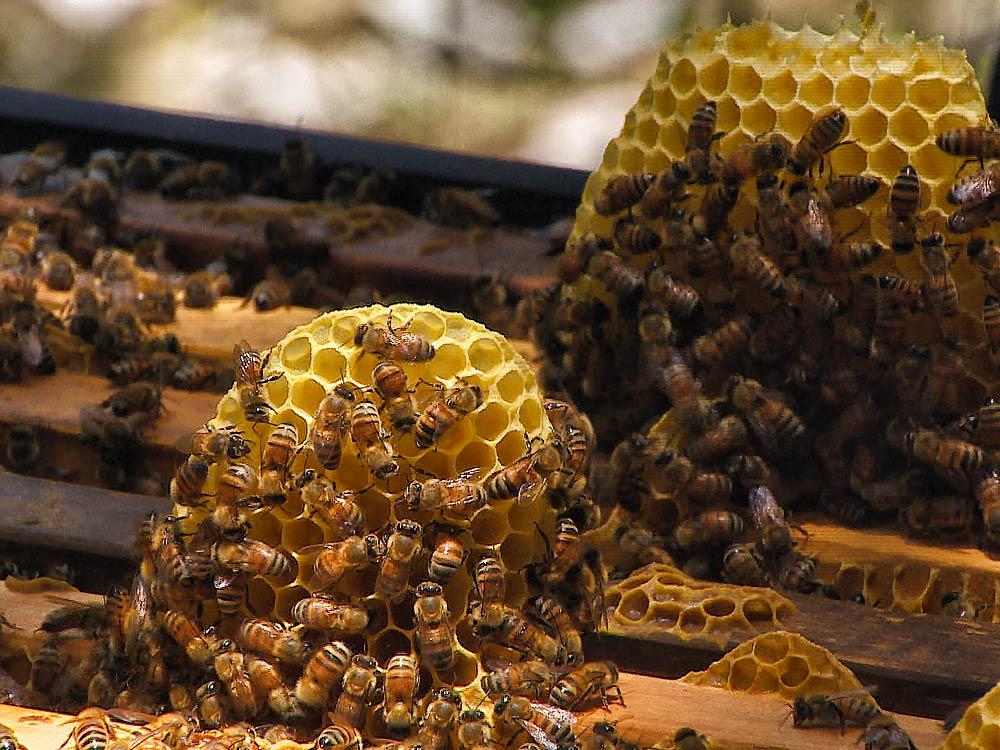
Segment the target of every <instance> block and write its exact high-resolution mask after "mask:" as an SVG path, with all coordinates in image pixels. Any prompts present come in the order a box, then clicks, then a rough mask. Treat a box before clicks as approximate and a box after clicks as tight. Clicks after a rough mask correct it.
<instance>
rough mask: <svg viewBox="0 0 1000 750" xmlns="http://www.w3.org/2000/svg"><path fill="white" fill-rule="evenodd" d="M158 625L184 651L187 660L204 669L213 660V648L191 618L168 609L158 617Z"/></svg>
mask: <svg viewBox="0 0 1000 750" xmlns="http://www.w3.org/2000/svg"><path fill="white" fill-rule="evenodd" d="M159 620H160V625H162V626H163V630H164V631H165V632H166V634H167V635H169V636H170V637H171V638H172V639H173V640H174V641H175V642H176V643H177V645H178V646H180V647H181V648H183V649H184V651H185V653H186V654H187V655H188V658H189V659H190V660H191V661H193V662H194V663H195V664H197V665H198V666H201V667H206V666H208V665H209V664H211V663H212V659H214V658H215V646H214V645H213V644H212V643H210V642H209V640H207V638H206V637H205V636H204V635H202V632H201V629H200V628H199V627H198V623H197V622H195V621H194V620H193V619H192V618H191V617H189V616H188V615H186V614H184V613H183V612H178V611H177V610H173V609H168V610H167V611H166V612H161V613H160V615H159Z"/></svg>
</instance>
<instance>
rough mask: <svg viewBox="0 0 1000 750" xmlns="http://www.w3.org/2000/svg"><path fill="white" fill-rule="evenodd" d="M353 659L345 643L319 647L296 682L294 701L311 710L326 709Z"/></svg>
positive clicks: (335, 642) (337, 642)
mask: <svg viewBox="0 0 1000 750" xmlns="http://www.w3.org/2000/svg"><path fill="white" fill-rule="evenodd" d="M353 657H354V654H353V653H352V652H351V649H350V648H348V646H347V644H345V643H344V642H343V641H330V642H329V643H327V644H324V645H323V646H320V647H319V648H318V649H316V650H315V651H314V652H313V653H312V655H311V656H310V657H309V660H308V661H307V662H306V663H305V666H304V667H303V668H302V675H301V677H299V679H298V681H297V682H296V683H295V691H294V692H295V700H296V701H297V702H299V703H300V704H302V705H303V706H307V707H309V708H312V709H322V708H324V707H325V706H326V705H327V702H328V701H329V699H330V694H331V693H332V692H333V690H334V688H336V687H339V686H340V683H341V681H342V680H343V678H344V674H345V673H346V672H347V669H348V668H349V667H350V666H351V659H352V658H353Z"/></svg>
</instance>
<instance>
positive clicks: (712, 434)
mask: <svg viewBox="0 0 1000 750" xmlns="http://www.w3.org/2000/svg"><path fill="white" fill-rule="evenodd" d="M746 442H747V428H746V426H745V425H744V424H743V420H742V419H740V418H739V417H738V416H736V415H730V416H728V417H723V418H722V419H721V420H720V421H719V424H718V425H717V426H716V427H715V428H714V429H711V430H708V431H707V432H705V433H704V434H702V435H699V436H697V437H696V438H694V439H693V440H691V441H690V442H688V444H687V445H686V446H685V447H684V452H685V453H686V454H687V456H688V457H689V458H690V459H691V460H692V461H694V462H695V463H698V464H706V463H711V462H712V461H715V460H718V459H720V458H723V457H725V456H726V454H728V453H732V452H733V451H736V450H739V449H740V448H742V447H743V446H744V445H746Z"/></svg>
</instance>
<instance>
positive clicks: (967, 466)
mask: <svg viewBox="0 0 1000 750" xmlns="http://www.w3.org/2000/svg"><path fill="white" fill-rule="evenodd" d="M886 432H887V434H889V437H890V442H896V443H897V444H898V445H899V447H900V448H901V449H902V450H903V452H904V453H907V454H909V455H911V456H913V457H914V458H916V459H917V460H918V461H923V462H924V463H927V464H931V465H932V466H936V467H939V468H941V469H952V470H957V471H963V472H966V473H973V472H976V471H979V469H981V468H982V467H983V464H984V463H985V462H986V454H985V453H984V452H983V450H982V448H980V447H979V446H977V445H974V444H973V443H969V442H966V441H964V440H959V439H957V438H949V437H945V436H943V435H940V434H938V433H936V432H934V431H932V430H915V431H910V432H903V433H902V435H901V437H900V438H899V439H898V440H893V437H894V435H895V433H896V432H897V431H896V430H895V429H894V428H893V425H890V426H889V427H888V428H887V430H886Z"/></svg>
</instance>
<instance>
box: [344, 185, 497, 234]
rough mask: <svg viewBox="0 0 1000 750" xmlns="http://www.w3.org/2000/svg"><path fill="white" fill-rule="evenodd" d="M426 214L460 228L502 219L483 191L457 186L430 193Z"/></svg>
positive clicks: (482, 224)
mask: <svg viewBox="0 0 1000 750" xmlns="http://www.w3.org/2000/svg"><path fill="white" fill-rule="evenodd" d="M359 189H360V188H359ZM424 214H425V215H426V217H427V218H428V220H430V221H432V222H434V223H435V224H441V225H442V226H446V227H456V228H458V229H469V228H471V227H477V226H491V225H493V224H496V223H497V222H498V221H499V220H500V213H499V212H498V211H497V210H496V209H495V208H494V207H493V206H492V205H490V203H489V201H487V200H486V198H485V197H484V196H483V195H482V194H481V192H477V191H473V190H465V189H463V188H457V187H450V188H438V189H437V190H434V191H431V192H430V193H428V194H427V196H426V198H425V200H424Z"/></svg>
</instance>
